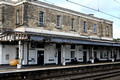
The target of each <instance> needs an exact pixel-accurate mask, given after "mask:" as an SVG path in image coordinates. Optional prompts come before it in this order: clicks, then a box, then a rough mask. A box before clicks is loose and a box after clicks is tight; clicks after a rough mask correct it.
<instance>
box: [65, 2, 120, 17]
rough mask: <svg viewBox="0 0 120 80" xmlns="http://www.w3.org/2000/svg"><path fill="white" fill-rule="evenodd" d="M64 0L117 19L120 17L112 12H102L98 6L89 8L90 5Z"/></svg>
mask: <svg viewBox="0 0 120 80" xmlns="http://www.w3.org/2000/svg"><path fill="white" fill-rule="evenodd" d="M66 1H68V2H70V3H73V4H76V5H79V6H82V7H85V8H88V9H90V10H93V11H97V12H100V13H103V14H106V15H109V16H111V17H115V18H117V19H120V17H118V16H115V15H112V14H109V13H106V12H103V11H101V10H99V7H98V9H94V8H91V7H88V6H85V5H82V4H78V3H76V2H73V1H70V0H66Z"/></svg>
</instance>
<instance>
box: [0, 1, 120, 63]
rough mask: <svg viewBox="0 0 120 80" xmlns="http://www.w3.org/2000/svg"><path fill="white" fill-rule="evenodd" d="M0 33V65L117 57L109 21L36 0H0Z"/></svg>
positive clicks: (119, 54) (118, 51) (118, 52)
mask: <svg viewBox="0 0 120 80" xmlns="http://www.w3.org/2000/svg"><path fill="white" fill-rule="evenodd" d="M0 33H1V34H0V65H5V64H9V62H10V60H11V59H18V60H19V64H22V65H46V64H62V65H66V64H67V63H72V60H73V59H74V58H76V59H77V61H78V63H87V62H91V61H92V60H93V61H95V59H97V60H99V61H111V60H112V59H114V60H119V59H120V44H119V43H117V42H114V41H113V22H112V21H110V20H106V19H103V18H97V17H94V16H93V15H91V14H84V13H80V12H76V11H73V10H69V9H65V8H62V7H59V6H55V5H52V4H48V3H44V2H40V1H37V0H21V1H12V0H1V1H0Z"/></svg>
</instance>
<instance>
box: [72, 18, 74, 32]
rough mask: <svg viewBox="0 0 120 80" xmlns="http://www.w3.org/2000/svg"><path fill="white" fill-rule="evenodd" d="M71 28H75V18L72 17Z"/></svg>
mask: <svg viewBox="0 0 120 80" xmlns="http://www.w3.org/2000/svg"><path fill="white" fill-rule="evenodd" d="M71 30H74V19H73V18H72V19H71Z"/></svg>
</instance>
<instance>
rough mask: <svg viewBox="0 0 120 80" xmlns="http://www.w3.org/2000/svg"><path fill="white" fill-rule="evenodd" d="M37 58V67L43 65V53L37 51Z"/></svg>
mask: <svg viewBox="0 0 120 80" xmlns="http://www.w3.org/2000/svg"><path fill="white" fill-rule="evenodd" d="M37 57H38V61H37V64H38V65H43V64H44V51H40V50H38V51H37Z"/></svg>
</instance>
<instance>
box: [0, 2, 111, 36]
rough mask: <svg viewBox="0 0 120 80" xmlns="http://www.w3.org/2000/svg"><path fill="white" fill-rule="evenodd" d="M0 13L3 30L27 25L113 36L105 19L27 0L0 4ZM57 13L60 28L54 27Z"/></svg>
mask: <svg viewBox="0 0 120 80" xmlns="http://www.w3.org/2000/svg"><path fill="white" fill-rule="evenodd" d="M40 4H43V3H40ZM43 5H47V6H50V7H51V6H52V5H49V4H45V3H44V4H43ZM54 7H55V6H54ZM56 7H57V6H56ZM57 8H60V7H57ZM60 9H62V8H60ZM17 10H19V12H20V23H19V24H16V12H17ZM65 10H67V9H65ZM41 11H42V12H44V24H43V25H39V13H40V12H41ZM68 11H71V10H68ZM73 13H74V11H73ZM76 13H77V12H76ZM79 14H81V15H84V16H85V14H82V13H79ZM0 15H1V16H0V17H1V18H0V19H1V20H0V25H1V27H3V30H4V31H6V30H13V29H15V28H17V27H21V26H23V25H26V26H27V27H32V28H38V29H45V30H51V31H60V32H67V33H76V34H81V35H85V36H97V37H106V38H112V37H113V31H112V23H111V24H108V23H106V20H103V19H99V20H102V22H99V21H96V20H93V19H94V17H93V16H91V17H92V18H93V19H88V18H87V17H88V15H86V17H81V16H77V15H73V14H72V13H71V12H70V13H66V12H64V11H58V10H55V9H52V8H47V7H41V6H38V5H34V4H31V3H29V2H28V3H23V4H19V5H16V6H11V5H7V4H4V5H3V4H1V5H0ZM57 15H60V17H61V28H57V27H56V16H57ZM89 17H90V16H89ZM71 19H74V30H71ZM95 19H96V18H95ZM97 19H98V18H97ZM83 21H85V22H86V32H83ZM108 22H109V21H108ZM94 24H96V33H94V32H93V25H94ZM106 26H108V27H109V31H108V32H109V35H106Z"/></svg>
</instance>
